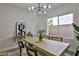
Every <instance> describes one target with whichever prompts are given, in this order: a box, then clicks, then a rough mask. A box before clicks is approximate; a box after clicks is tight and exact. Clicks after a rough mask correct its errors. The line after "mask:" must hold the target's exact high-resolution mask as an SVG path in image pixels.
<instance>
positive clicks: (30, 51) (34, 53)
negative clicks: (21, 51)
mask: <svg viewBox="0 0 79 59" xmlns="http://www.w3.org/2000/svg"><path fill="white" fill-rule="evenodd" d="M25 47H26V51H27V54H28V55H29V56H37V50H36V48H34V47H32V46H29V44H26V43H25Z"/></svg>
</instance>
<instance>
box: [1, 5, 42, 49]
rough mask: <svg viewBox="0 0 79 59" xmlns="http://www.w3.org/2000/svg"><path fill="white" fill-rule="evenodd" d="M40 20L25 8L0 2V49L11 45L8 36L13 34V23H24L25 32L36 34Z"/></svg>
mask: <svg viewBox="0 0 79 59" xmlns="http://www.w3.org/2000/svg"><path fill="white" fill-rule="evenodd" d="M38 20H41V19H40V17H39V16H38V15H33V14H29V13H28V11H27V10H24V9H21V8H18V7H16V6H11V5H8V4H0V42H1V43H0V49H3V48H6V47H9V46H13V45H14V44H13V43H12V42H11V41H6V40H11V39H10V38H11V37H12V36H14V33H15V24H16V22H17V21H23V22H25V23H26V32H28V31H31V32H32V33H33V34H36V32H37V29H38V27H39V21H38Z"/></svg>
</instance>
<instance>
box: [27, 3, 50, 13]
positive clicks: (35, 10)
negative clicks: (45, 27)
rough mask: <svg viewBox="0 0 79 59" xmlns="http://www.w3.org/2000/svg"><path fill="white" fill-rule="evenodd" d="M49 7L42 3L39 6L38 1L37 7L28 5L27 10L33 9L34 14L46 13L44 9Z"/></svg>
mask: <svg viewBox="0 0 79 59" xmlns="http://www.w3.org/2000/svg"><path fill="white" fill-rule="evenodd" d="M49 8H51V6H50V5H43V6H41V5H40V3H38V6H37V7H34V6H32V7H29V8H28V9H29V10H33V11H34V14H42V13H43V14H46V10H45V9H49Z"/></svg>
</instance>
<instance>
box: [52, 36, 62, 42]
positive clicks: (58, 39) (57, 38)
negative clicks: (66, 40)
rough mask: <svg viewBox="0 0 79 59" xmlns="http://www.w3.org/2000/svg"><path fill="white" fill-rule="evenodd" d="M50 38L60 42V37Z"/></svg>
mask: <svg viewBox="0 0 79 59" xmlns="http://www.w3.org/2000/svg"><path fill="white" fill-rule="evenodd" d="M51 40H55V41H59V42H62V40H63V39H62V37H51Z"/></svg>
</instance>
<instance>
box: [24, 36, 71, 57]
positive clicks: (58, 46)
mask: <svg viewBox="0 0 79 59" xmlns="http://www.w3.org/2000/svg"><path fill="white" fill-rule="evenodd" d="M23 41H24V42H27V43H30V44H32V45H33V46H35V47H36V48H37V50H38V51H41V52H42V53H44V54H45V55H46V56H62V55H63V53H64V52H65V51H66V50H67V49H68V47H69V45H70V44H69V43H65V42H59V41H54V40H49V39H45V38H43V39H42V41H39V38H38V37H36V38H32V37H28V36H26V38H24V39H23Z"/></svg>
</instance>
